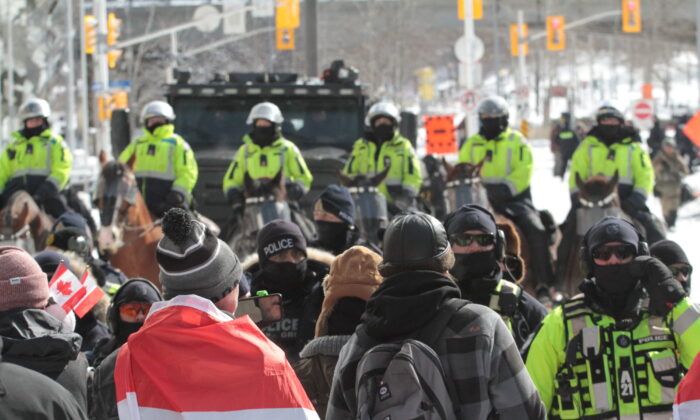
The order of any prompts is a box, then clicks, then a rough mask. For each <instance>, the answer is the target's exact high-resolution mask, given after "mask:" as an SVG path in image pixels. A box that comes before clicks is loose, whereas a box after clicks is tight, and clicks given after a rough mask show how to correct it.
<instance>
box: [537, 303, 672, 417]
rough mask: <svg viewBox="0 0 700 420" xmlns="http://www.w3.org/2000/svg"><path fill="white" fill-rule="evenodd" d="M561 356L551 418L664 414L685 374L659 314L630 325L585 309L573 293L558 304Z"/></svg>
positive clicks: (669, 410)
mask: <svg viewBox="0 0 700 420" xmlns="http://www.w3.org/2000/svg"><path fill="white" fill-rule="evenodd" d="M563 315H564V325H565V331H566V337H567V345H566V358H565V362H564V364H563V365H562V367H561V368H560V369H559V371H558V372H557V376H556V383H555V396H554V400H553V402H552V410H551V413H550V414H551V415H550V418H553V419H607V418H619V419H639V418H641V415H640V414H641V413H644V414H643V418H645V419H657V418H658V419H661V418H665V419H668V418H670V415H671V410H672V404H673V400H674V396H675V394H676V388H677V386H678V383H679V382H680V380H681V378H682V377H683V375H684V374H685V369H684V368H683V366H682V365H681V364H680V363H679V361H678V347H677V345H676V343H675V340H674V336H673V333H672V332H671V330H670V329H669V328H667V327H666V326H665V325H664V323H663V320H662V319H661V318H660V317H654V316H648V315H647V314H644V315H643V316H641V317H640V318H641V320H640V321H639V323H638V324H637V325H636V326H634V327H633V328H632V327H630V328H628V329H625V328H617V327H616V325H615V323H614V322H611V320H612V318H610V317H605V318H604V317H603V315H600V314H598V313H596V312H594V311H593V310H591V309H590V308H589V307H588V306H587V305H586V304H585V302H584V298H583V295H578V296H576V297H574V298H573V299H572V300H570V301H569V302H567V303H565V304H564V307H563Z"/></svg>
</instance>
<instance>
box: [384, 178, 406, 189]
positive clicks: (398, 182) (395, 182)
mask: <svg viewBox="0 0 700 420" xmlns="http://www.w3.org/2000/svg"><path fill="white" fill-rule="evenodd" d="M384 184H386V185H387V186H391V187H394V186H397V185H401V184H402V182H401V180H400V179H395V178H391V179H385V180H384Z"/></svg>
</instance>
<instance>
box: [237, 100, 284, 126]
mask: <svg viewBox="0 0 700 420" xmlns="http://www.w3.org/2000/svg"><path fill="white" fill-rule="evenodd" d="M255 120H267V121H270V122H271V123H273V124H282V121H284V117H283V116H282V111H280V109H279V107H278V106H277V105H275V104H273V103H272V102H260V103H259V104H257V105H255V106H254V107H253V108H252V109H251V110H250V114H248V119H247V120H246V124H249V125H252V124H253V123H254V122H255Z"/></svg>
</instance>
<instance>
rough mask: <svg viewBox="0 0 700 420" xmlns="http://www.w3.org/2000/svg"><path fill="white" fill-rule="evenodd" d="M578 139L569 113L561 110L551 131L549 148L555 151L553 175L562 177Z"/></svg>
mask: <svg viewBox="0 0 700 420" xmlns="http://www.w3.org/2000/svg"><path fill="white" fill-rule="evenodd" d="M579 141H580V139H579V138H578V135H577V134H576V132H575V131H574V130H573V129H572V128H571V113H569V112H562V113H561V118H559V122H558V124H557V126H556V128H555V129H554V131H553V133H552V138H551V143H552V144H551V148H552V151H553V152H554V153H555V156H556V159H555V165H554V175H555V176H558V177H561V178H562V179H563V178H564V173H566V167H567V166H568V165H569V160H570V159H571V156H572V155H573V154H574V151H575V150H576V148H577V147H578V144H579Z"/></svg>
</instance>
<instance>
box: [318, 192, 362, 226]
mask: <svg viewBox="0 0 700 420" xmlns="http://www.w3.org/2000/svg"><path fill="white" fill-rule="evenodd" d="M318 199H319V201H320V202H321V205H322V206H323V210H325V211H327V212H328V213H331V214H333V215H335V216H337V217H338V218H340V219H341V220H342V221H343V222H345V223H347V224H348V225H350V226H354V225H355V203H354V202H353V201H352V196H351V195H350V190H348V189H347V188H345V187H341V186H338V185H335V184H331V185H329V186H328V187H326V189H325V190H323V192H322V193H321V195H320V196H319V197H318Z"/></svg>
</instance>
